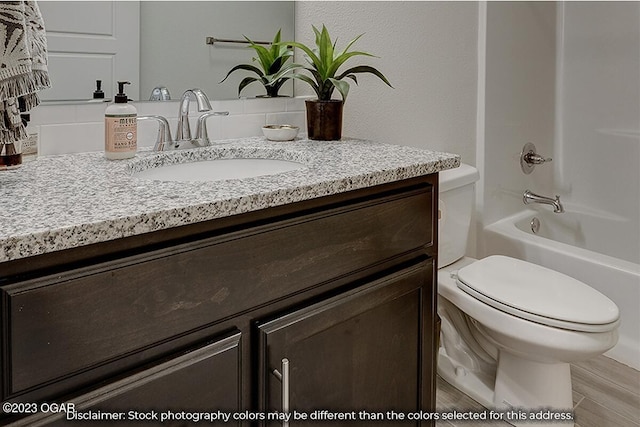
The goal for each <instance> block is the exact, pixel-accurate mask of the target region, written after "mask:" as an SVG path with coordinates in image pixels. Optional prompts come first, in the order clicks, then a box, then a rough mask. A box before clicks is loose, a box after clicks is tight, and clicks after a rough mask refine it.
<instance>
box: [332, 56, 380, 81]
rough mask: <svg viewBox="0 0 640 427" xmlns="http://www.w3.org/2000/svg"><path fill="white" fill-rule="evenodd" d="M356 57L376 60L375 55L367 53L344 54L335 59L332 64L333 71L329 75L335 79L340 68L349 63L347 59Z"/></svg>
mask: <svg viewBox="0 0 640 427" xmlns="http://www.w3.org/2000/svg"><path fill="white" fill-rule="evenodd" d="M354 56H370V57H373V58H375V55H372V54H370V53H367V52H359V51H354V52H348V53H343V54H342V55H340V56H338V57H337V58H336V59H335V61H333V64H331V70H330V71H329V74H331V75H332V77H335V73H337V72H338V68H340V66H341V65H342V64H344V63H345V62H346V61H347V59H349V58H352V57H354Z"/></svg>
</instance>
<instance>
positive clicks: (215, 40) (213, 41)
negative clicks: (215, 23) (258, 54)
mask: <svg viewBox="0 0 640 427" xmlns="http://www.w3.org/2000/svg"><path fill="white" fill-rule="evenodd" d="M206 43H207V44H211V45H214V44H216V43H241V44H250V42H249V41H247V40H234V39H219V38H216V37H207V38H206ZM254 43H255V44H263V45H270V44H271V42H257V41H254Z"/></svg>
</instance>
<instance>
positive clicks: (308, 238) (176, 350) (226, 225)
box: [0, 175, 437, 426]
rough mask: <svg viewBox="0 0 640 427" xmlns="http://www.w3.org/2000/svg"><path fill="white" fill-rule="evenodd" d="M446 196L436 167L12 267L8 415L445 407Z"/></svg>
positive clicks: (4, 363) (6, 340)
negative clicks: (439, 385) (442, 237)
mask: <svg viewBox="0 0 640 427" xmlns="http://www.w3.org/2000/svg"><path fill="white" fill-rule="evenodd" d="M436 194H437V175H429V176H425V177H419V178H414V179H410V180H404V181H399V182H395V183H391V184H384V185H379V186H374V187H370V188H366V189H362V190H356V191H351V192H346V193H341V194H338V195H333V196H326V197H321V198H316V199H312V200H308V201H305V202H299V203H293V204H289V205H286V206H280V207H275V208H269V209H264V210H260V211H256V212H251V213H247V214H241V215H236V216H231V217H226V218H222V219H217V220H212V221H208V222H202V223H197V224H192V225H187V226H183V227H178V228H174V229H169V230H164V231H158V232H154V233H148V234H143V235H138V236H134V237H129V238H123V239H118V240H114V241H110V242H105V243H101V244H97V245H91V246H86V247H82V248H77V249H71V250H65V251H61V252H57V253H50V254H45V255H41V256H37V257H32V258H27V259H21V260H16V261H10V262H7V263H3V264H0V269H1V273H0V289H1V292H2V293H1V297H2V300H1V309H2V330H1V334H2V353H1V358H2V359H1V374H2V377H1V387H2V388H1V393H2V401H3V402H5V403H6V402H9V403H10V404H13V409H11V410H12V411H13V413H11V414H9V413H7V412H8V411H4V412H3V413H2V418H0V424H2V425H7V424H15V425H68V424H67V423H69V422H70V421H67V420H66V419H65V414H64V413H56V412H55V411H53V410H52V408H51V407H49V406H48V404H51V403H67V404H68V403H72V404H73V405H75V409H76V410H77V411H78V413H83V414H85V416H86V413H87V412H88V411H93V412H94V413H96V412H100V411H102V412H103V413H109V414H116V415H117V414H122V415H121V416H122V417H123V418H122V419H121V423H120V424H121V425H128V424H131V423H132V421H135V420H132V419H131V416H134V415H135V414H142V415H140V416H148V417H153V416H154V415H153V414H155V416H157V417H160V416H162V413H164V412H167V411H172V412H174V413H177V412H185V413H187V414H188V413H200V412H207V413H214V412H218V411H220V412H222V413H226V414H232V415H233V414H235V417H237V418H240V420H234V419H233V418H232V419H230V420H227V421H226V422H224V423H223V422H221V423H220V425H223V424H224V425H254V424H256V425H262V424H266V425H280V423H276V422H269V421H266V420H261V419H259V417H260V416H264V414H268V413H272V412H281V411H283V409H284V410H287V409H288V410H289V411H291V412H293V411H297V412H299V413H304V414H307V415H309V414H311V413H313V411H316V410H326V411H329V412H333V413H342V414H349V413H353V414H355V416H356V417H357V418H356V420H357V421H360V422H354V421H349V423H350V424H351V423H353V424H355V425H363V426H364V425H370V423H371V421H370V420H367V419H366V418H364V419H362V418H361V417H362V416H365V417H366V416H368V415H371V414H373V415H374V416H375V415H379V414H382V413H386V412H387V411H391V410H393V411H396V412H400V413H408V412H418V411H432V410H433V409H434V402H435V371H434V367H435V352H436V347H435V345H436V339H437V337H436V333H435V322H436V287H435V283H436V280H435V277H436V276H435V275H436V268H435V265H436V263H435V259H436V247H437V232H436V230H437V228H436V225H437V224H436V221H437V197H436V196H435V195H436ZM283 361H284V362H283ZM283 363H284V365H285V369H283ZM285 371H286V372H285ZM283 374H284V375H283ZM285 383H286V384H285ZM283 385H284V386H285V388H286V389H287V390H286V391H288V393H284V391H285V390H283ZM21 404H29V405H31V404H34V405H35V407H37V409H38V411H36V412H37V413H31V412H29V409H31V408H32V407H31V406H25V405H21ZM43 404H44V406H43ZM283 405H284V406H283ZM43 408H45V409H49V411H48V412H47V411H45V412H42V411H41V409H43ZM53 409H55V407H54V408H53ZM130 411H132V412H130ZM361 411H365V412H366V414H361V413H360V412H361ZM261 414H262V415H261ZM135 416H137V415H135ZM76 422H77V420H76ZM307 422H308V421H307ZM103 423H104V425H114V423H115V424H117V422H115V421H113V420H106V421H103ZM323 423H325V422H324V421H318V422H316V423H315V425H322V424H323ZM328 423H332V424H333V425H335V421H330V422H328ZM154 424H158V425H175V426H179V425H180V426H181V425H189V424H190V423H189V420H188V419H187V420H185V419H173V420H171V421H165V422H163V423H162V424H160V423H159V420H158V422H157V423H154V422H151V424H150V425H154ZM391 424H393V423H392V422H390V421H385V422H380V421H377V422H376V425H391ZM403 424H407V422H406V421H404V422H403ZM92 425H102V424H101V423H96V422H95V421H94V422H92ZM290 425H292V426H295V425H296V422H295V421H294V420H291V422H290ZM422 425H429V424H428V422H423V423H422Z"/></svg>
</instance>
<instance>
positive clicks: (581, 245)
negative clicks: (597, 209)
mask: <svg viewBox="0 0 640 427" xmlns="http://www.w3.org/2000/svg"><path fill="white" fill-rule="evenodd" d="M534 217H535V218H537V219H538V220H539V223H540V226H539V230H538V232H537V234H534V232H533V231H532V226H531V222H532V220H533V218H534ZM630 228H632V229H633V228H634V227H633V226H631V227H630ZM625 229H626V230H627V234H626V236H625V237H626V240H627V241H628V245H627V246H625V244H624V242H623V240H620V239H616V238H615V237H613V238H612V236H614V235H615V233H616V232H617V231H620V232H621V233H625ZM632 232H634V231H632ZM623 235H624V234H623ZM629 235H630V234H629V228H628V227H627V228H625V225H624V221H623V220H621V219H620V218H615V217H610V216H605V215H600V216H599V215H597V214H594V213H575V212H565V213H563V214H554V213H553V212H551V211H549V212H547V211H542V210H541V211H534V210H526V211H523V212H519V213H517V214H516V215H513V216H511V217H508V218H504V219H502V220H500V221H497V222H495V223H493V224H491V225H489V226H487V227H485V229H484V249H485V255H491V254H501V255H508V256H512V257H515V258H520V259H523V260H526V261H530V262H533V263H536V264H539V265H542V266H545V267H548V268H551V269H553V270H556V271H560V272H562V273H564V274H567V275H569V276H572V277H575V278H576V279H578V280H581V281H583V282H584V283H587V284H588V285H590V286H591V287H593V288H595V289H597V290H598V291H600V292H602V293H603V294H605V295H606V296H607V297H609V298H610V299H611V300H613V301H614V302H615V303H616V304H617V305H618V307H619V308H620V315H621V323H620V328H619V340H618V344H617V345H616V346H615V347H614V348H612V349H611V350H609V351H608V352H607V353H606V355H607V356H609V357H611V358H612V359H615V360H617V361H619V362H622V363H624V364H626V365H629V366H631V367H633V368H635V369H639V370H640V249H639V248H637V247H635V245H636V244H639V242H638V239H637V238H636V237H635V236H638V234H637V233H636V234H631V236H633V237H632V238H631V239H629V238H628V237H629ZM605 237H606V239H605ZM605 241H607V242H612V243H610V244H608V245H607V244H605V243H603V242H605ZM621 242H622V243H621ZM596 250H597V252H596ZM634 251H635V252H634ZM634 261H635V262H634Z"/></svg>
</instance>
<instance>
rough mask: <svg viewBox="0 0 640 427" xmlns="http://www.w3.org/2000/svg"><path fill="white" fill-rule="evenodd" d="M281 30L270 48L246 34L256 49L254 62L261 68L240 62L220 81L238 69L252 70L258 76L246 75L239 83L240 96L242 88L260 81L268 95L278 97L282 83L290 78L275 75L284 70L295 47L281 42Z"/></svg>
mask: <svg viewBox="0 0 640 427" xmlns="http://www.w3.org/2000/svg"><path fill="white" fill-rule="evenodd" d="M280 31H281V30H278V33H277V34H276V35H275V37H274V38H273V42H272V43H271V46H270V47H269V48H266V47H264V46H261V45H259V44H256V43H255V42H254V41H252V40H251V39H249V38H248V37H247V36H244V38H245V39H247V41H248V42H249V47H251V48H252V49H253V50H255V51H256V54H257V57H254V58H253V61H254V62H257V63H258V64H260V68H259V67H256V66H255V65H252V64H240V65H236V66H235V67H233V68H232V69H231V70H230V71H229V72H228V73H227V75H226V76H225V78H224V79H222V80H221V81H220V83H222V82H224V81H225V80H226V79H227V78H228V77H229V76H230V75H231V73H233V72H235V71H238V70H246V71H251V72H253V73H255V74H257V75H258V77H253V76H250V77H245V78H244V79H242V81H241V82H240V84H239V85H238V96H240V93H241V92H242V90H243V89H244V88H245V87H247V86H248V85H250V84H251V83H253V82H260V83H262V85H263V86H264V87H265V89H266V91H267V96H268V97H277V96H278V92H279V91H280V88H281V87H282V85H283V84H284V83H285V82H286V81H287V80H288V79H289V77H287V76H280V77H275V75H276V74H277V73H278V72H279V71H281V70H282V67H283V65H284V64H285V63H286V62H287V61H288V60H289V58H291V57H292V56H293V48H292V47H291V46H289V45H288V44H286V43H285V44H282V43H280V38H281V36H280Z"/></svg>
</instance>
